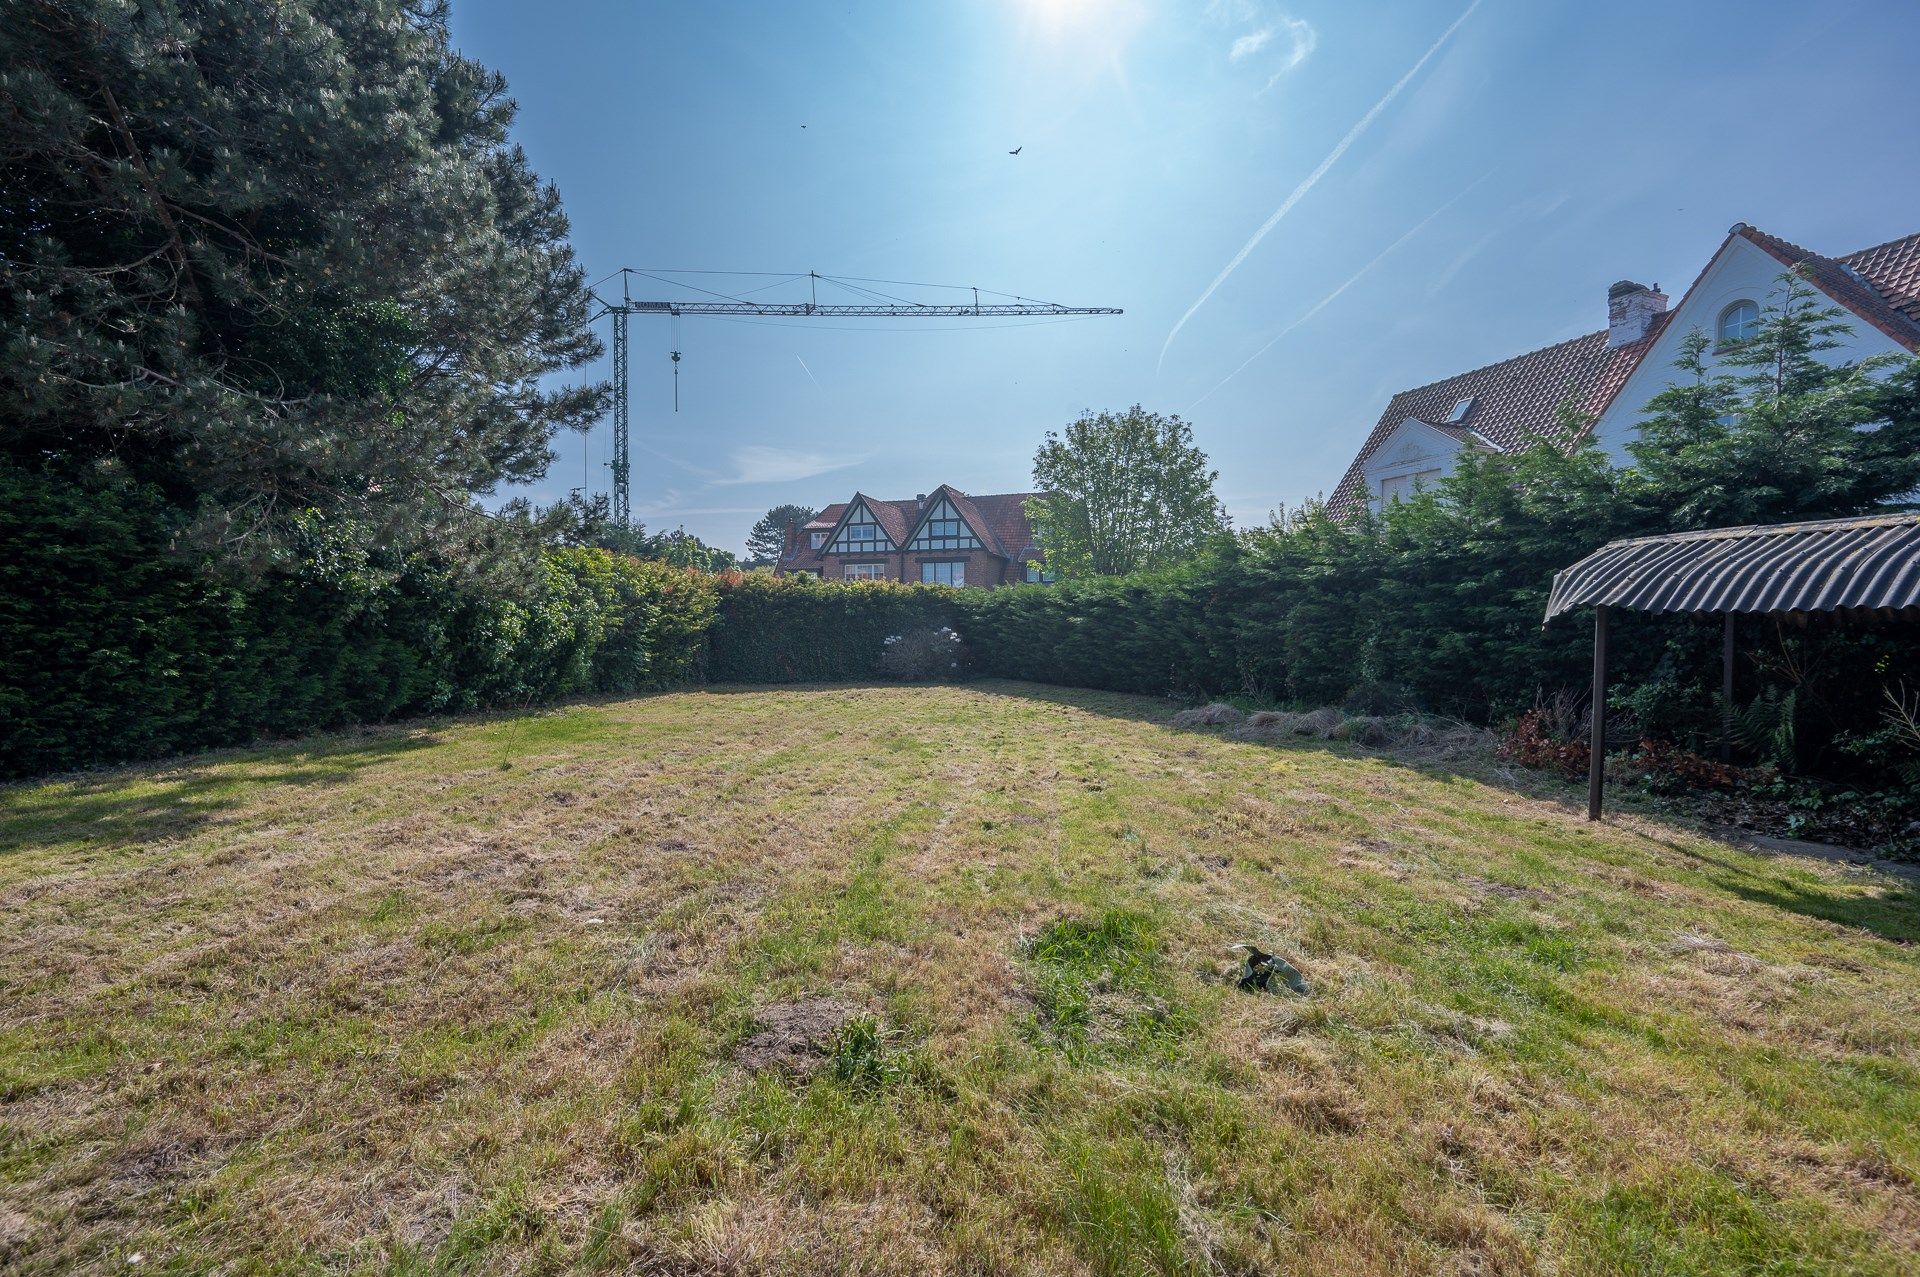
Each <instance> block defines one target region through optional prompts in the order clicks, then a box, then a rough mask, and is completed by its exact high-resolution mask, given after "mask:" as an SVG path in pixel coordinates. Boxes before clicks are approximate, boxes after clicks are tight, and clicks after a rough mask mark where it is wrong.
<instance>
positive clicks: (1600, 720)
mask: <svg viewBox="0 0 1920 1277" xmlns="http://www.w3.org/2000/svg"><path fill="white" fill-rule="evenodd" d="M1587 717H1588V718H1589V719H1590V720H1591V721H1592V730H1591V734H1590V735H1589V737H1588V741H1587V749H1588V752H1589V753H1590V754H1591V755H1592V757H1590V758H1589V759H1588V760H1587V819H1588V820H1598V819H1600V795H1601V790H1602V789H1603V788H1604V787H1605V785H1606V767H1607V605H1606V604H1604V603H1602V604H1601V605H1600V606H1598V607H1596V608H1594V609H1593V709H1592V712H1590V713H1589V714H1588V715H1587Z"/></svg>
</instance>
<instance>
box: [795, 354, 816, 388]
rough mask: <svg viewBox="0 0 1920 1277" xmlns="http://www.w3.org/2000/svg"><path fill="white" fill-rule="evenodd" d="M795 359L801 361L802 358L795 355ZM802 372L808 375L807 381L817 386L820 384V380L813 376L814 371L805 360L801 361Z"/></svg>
mask: <svg viewBox="0 0 1920 1277" xmlns="http://www.w3.org/2000/svg"><path fill="white" fill-rule="evenodd" d="M794 358H795V359H800V356H799V355H795V356H794ZM800 371H801V372H803V373H805V374H807V380H808V381H811V382H812V383H813V384H814V385H815V386H818V385H819V384H820V379H819V378H817V377H815V376H814V375H813V369H811V368H809V367H807V361H806V360H804V359H800Z"/></svg>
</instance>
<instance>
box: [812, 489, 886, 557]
mask: <svg viewBox="0 0 1920 1277" xmlns="http://www.w3.org/2000/svg"><path fill="white" fill-rule="evenodd" d="M891 549H893V542H892V541H891V540H889V539H888V537H887V534H886V533H885V532H883V531H881V530H880V521H879V520H878V519H876V518H874V517H873V511H872V510H870V509H869V508H868V507H867V504H866V502H864V501H862V502H861V503H860V504H859V505H856V506H855V507H854V508H853V509H852V510H851V511H850V512H849V513H848V514H847V521H846V523H845V524H844V525H842V527H841V529H840V535H839V536H836V537H835V538H834V539H833V545H832V546H831V547H830V548H829V551H828V552H829V553H832V554H883V553H885V552H886V551H888V550H891Z"/></svg>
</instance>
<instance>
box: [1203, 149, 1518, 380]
mask: <svg viewBox="0 0 1920 1277" xmlns="http://www.w3.org/2000/svg"><path fill="white" fill-rule="evenodd" d="M1492 176H1493V170H1491V169H1489V170H1487V171H1486V172H1485V173H1482V174H1481V175H1480V176H1479V177H1477V178H1475V179H1474V180H1473V181H1472V182H1471V183H1469V184H1468V185H1467V187H1466V188H1465V189H1464V190H1462V191H1461V192H1460V193H1459V194H1458V195H1455V196H1454V197H1453V198H1452V199H1450V200H1448V201H1447V202H1446V203H1444V204H1442V205H1441V206H1440V207H1439V208H1436V209H1434V210H1433V212H1431V213H1428V214H1427V215H1426V216H1425V217H1423V218H1421V219H1420V221H1419V223H1418V224H1417V225H1415V226H1414V227H1413V229H1412V230H1409V231H1408V232H1407V233H1406V234H1404V235H1402V236H1401V237H1400V238H1399V239H1396V240H1395V241H1393V243H1391V244H1389V245H1387V246H1386V247H1385V248H1383V249H1381V250H1380V251H1379V252H1378V253H1377V254H1375V255H1374V258H1373V260H1372V261H1370V262H1368V263H1367V264H1366V265H1365V266H1362V267H1361V268H1360V269H1359V270H1357V271H1355V272H1353V274H1352V275H1350V276H1348V277H1347V282H1346V283H1344V284H1342V285H1340V287H1338V288H1336V289H1334V290H1333V291H1332V292H1330V293H1328V294H1327V295H1326V296H1325V297H1322V298H1321V299H1320V300H1319V301H1317V302H1315V303H1314V304H1313V307H1312V309H1310V310H1309V311H1307V313H1306V314H1304V315H1302V316H1300V318H1298V319H1296V320H1294V321H1293V322H1292V323H1290V324H1288V325H1287V326H1286V327H1285V328H1282V329H1281V330H1280V331H1279V332H1277V333H1275V334H1274V335H1273V340H1272V341H1269V342H1268V343H1267V344H1266V345H1264V346H1262V347H1260V349H1258V350H1256V351H1254V352H1253V353H1252V354H1251V355H1248V356H1247V358H1246V362H1245V363H1242V364H1241V365H1240V366H1239V367H1238V368H1235V369H1234V370H1233V371H1232V372H1230V373H1228V374H1227V375H1226V376H1224V377H1222V378H1221V379H1220V380H1219V381H1218V382H1216V383H1214V387H1213V390H1218V389H1220V387H1221V386H1224V385H1226V384H1227V383H1228V382H1230V381H1232V380H1233V379H1234V378H1235V377H1238V376H1239V375H1240V374H1241V373H1243V372H1245V371H1246V370H1247V364H1250V363H1252V362H1253V361H1254V360H1256V359H1258V358H1260V356H1262V355H1264V354H1266V353H1267V352H1268V351H1269V350H1272V349H1273V347H1274V344H1275V343H1276V342H1278V341H1279V340H1280V339H1281V338H1282V337H1285V336H1286V335H1287V334H1288V333H1290V332H1292V331H1293V330H1294V329H1296V328H1298V327H1299V326H1300V325H1302V324H1304V323H1306V322H1307V321H1308V320H1309V319H1312V318H1313V317H1314V316H1315V315H1317V314H1319V313H1320V312H1321V311H1323V310H1325V309H1326V308H1327V307H1328V306H1329V305H1331V304H1332V303H1333V301H1334V300H1335V299H1336V298H1338V297H1339V296H1340V294H1341V293H1344V292H1346V291H1347V290H1348V289H1349V288H1352V287H1353V286H1354V285H1355V284H1357V283H1359V282H1360V279H1361V277H1362V276H1364V275H1365V274H1366V273H1367V272H1368V271H1370V270H1372V269H1373V268H1374V267H1376V266H1378V265H1379V264H1380V263H1381V262H1382V261H1384V260H1386V258H1387V257H1388V256H1389V255H1391V254H1392V252H1393V250H1394V249H1396V248H1398V247H1400V246H1401V245H1402V244H1404V243H1406V242H1407V241H1408V240H1410V239H1412V238H1413V237H1414V236H1415V235H1418V234H1419V233H1420V232H1421V231H1424V230H1425V229H1427V224H1428V223H1429V222H1431V221H1433V219H1434V218H1436V217H1438V216H1440V214H1442V213H1444V212H1446V211H1447V210H1448V209H1450V208H1452V207H1453V206H1454V205H1455V204H1458V203H1459V202H1460V201H1461V200H1462V199H1463V198H1465V197H1466V194H1467V192H1468V191H1471V190H1472V189H1473V188H1474V187H1476V186H1478V185H1480V183H1482V182H1484V181H1486V180H1487V179H1488V178H1490V177H1492ZM1213 390H1209V391H1208V392H1207V393H1206V394H1204V395H1201V396H1200V397H1199V398H1198V399H1196V400H1194V401H1193V402H1192V403H1190V404H1188V405H1187V411H1188V412H1192V411H1193V410H1194V409H1195V408H1198V407H1199V406H1200V405H1201V404H1203V403H1205V402H1206V401H1207V400H1208V399H1209V398H1211V397H1212V395H1213Z"/></svg>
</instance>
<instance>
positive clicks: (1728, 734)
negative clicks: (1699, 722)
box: [1720, 612, 1733, 763]
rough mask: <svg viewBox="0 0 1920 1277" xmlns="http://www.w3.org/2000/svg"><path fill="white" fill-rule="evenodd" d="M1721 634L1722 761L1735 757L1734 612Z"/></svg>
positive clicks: (1730, 614)
mask: <svg viewBox="0 0 1920 1277" xmlns="http://www.w3.org/2000/svg"><path fill="white" fill-rule="evenodd" d="M1726 620H1727V623H1726V628H1725V629H1723V630H1722V631H1721V634H1720V761H1721V762H1723V763H1724V762H1729V761H1731V760H1732V758H1733V613H1731V612H1729V613H1727V618H1726Z"/></svg>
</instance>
